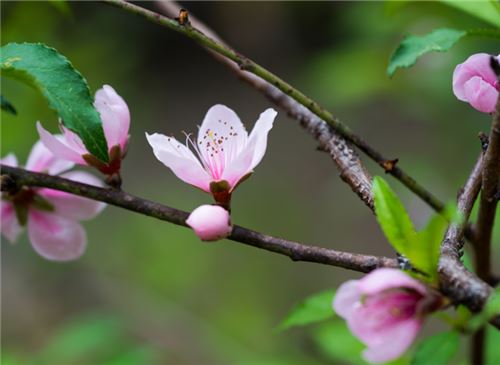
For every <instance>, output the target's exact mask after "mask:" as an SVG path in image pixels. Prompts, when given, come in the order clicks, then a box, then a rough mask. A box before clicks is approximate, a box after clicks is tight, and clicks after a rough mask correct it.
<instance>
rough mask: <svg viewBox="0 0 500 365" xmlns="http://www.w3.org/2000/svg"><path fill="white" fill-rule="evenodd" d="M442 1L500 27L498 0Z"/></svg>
mask: <svg viewBox="0 0 500 365" xmlns="http://www.w3.org/2000/svg"><path fill="white" fill-rule="evenodd" d="M441 2H443V3H445V4H446V5H449V6H451V7H454V8H456V9H459V10H461V11H463V12H465V13H467V14H470V15H472V16H474V17H476V18H478V19H481V20H483V21H485V22H487V23H490V24H491V25H494V26H496V27H500V7H499V5H498V1H497V0H490V1H478V0H476V1H457V0H441Z"/></svg>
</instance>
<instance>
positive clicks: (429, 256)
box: [404, 214, 448, 282]
mask: <svg viewBox="0 0 500 365" xmlns="http://www.w3.org/2000/svg"><path fill="white" fill-rule="evenodd" d="M447 226H448V221H447V220H446V219H445V218H444V217H443V216H441V215H438V214H436V215H434V216H433V217H432V218H431V220H430V221H429V223H428V224H427V226H426V227H425V228H424V229H423V230H421V231H420V232H418V233H417V235H416V237H415V240H414V241H413V242H411V244H410V245H409V246H408V247H407V248H406V251H405V252H404V254H405V255H406V257H408V258H409V259H410V262H411V264H412V265H413V266H414V267H416V268H418V269H420V270H422V271H424V272H425V273H427V274H429V275H430V277H429V278H428V279H429V281H431V282H435V281H436V280H437V266H438V260H439V253H440V247H441V242H442V241H443V237H444V233H445V231H446V228H447Z"/></svg>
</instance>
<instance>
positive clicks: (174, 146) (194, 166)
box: [146, 133, 211, 192]
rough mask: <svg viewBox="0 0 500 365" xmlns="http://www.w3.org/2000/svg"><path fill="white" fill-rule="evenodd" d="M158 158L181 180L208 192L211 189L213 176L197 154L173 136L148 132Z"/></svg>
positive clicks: (147, 135)
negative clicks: (211, 176)
mask: <svg viewBox="0 0 500 365" xmlns="http://www.w3.org/2000/svg"><path fill="white" fill-rule="evenodd" d="M146 138H147V140H148V142H149V144H150V145H151V147H152V148H153V153H154V154H155V156H156V158H157V159H158V160H159V161H160V162H162V163H163V164H164V165H165V166H167V167H168V168H169V169H170V170H172V172H173V173H174V174H175V175H176V176H177V177H178V178H179V179H181V180H183V181H185V182H187V183H188V184H191V185H194V186H196V187H198V188H200V189H202V190H204V191H206V192H209V191H210V181H211V178H210V176H209V175H208V173H207V172H206V171H205V170H204V169H203V167H202V166H201V164H200V162H199V161H198V159H197V158H196V156H195V155H194V154H193V152H191V151H190V150H189V148H187V147H186V146H184V145H183V144H182V143H180V142H179V141H177V140H176V139H175V138H173V137H167V136H164V135H163V134H158V133H154V134H151V135H150V134H147V133H146Z"/></svg>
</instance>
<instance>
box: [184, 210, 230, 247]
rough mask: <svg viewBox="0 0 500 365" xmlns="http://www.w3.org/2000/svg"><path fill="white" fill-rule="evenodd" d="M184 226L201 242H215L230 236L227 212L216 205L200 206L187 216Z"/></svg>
mask: <svg viewBox="0 0 500 365" xmlns="http://www.w3.org/2000/svg"><path fill="white" fill-rule="evenodd" d="M186 224H187V225H188V226H190V227H191V228H193V230H194V232H195V233H196V235H197V236H198V237H199V238H200V239H201V240H203V241H216V240H220V239H222V238H226V237H227V236H229V235H230V234H231V229H232V227H231V223H230V219H229V212H228V211H227V210H225V209H224V208H222V207H220V206H218V205H202V206H200V207H198V208H196V209H195V210H193V212H192V213H191V214H190V215H189V217H188V219H187V220H186Z"/></svg>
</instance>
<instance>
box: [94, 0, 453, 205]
mask: <svg viewBox="0 0 500 365" xmlns="http://www.w3.org/2000/svg"><path fill="white" fill-rule="evenodd" d="M103 2H105V3H108V4H110V5H113V6H115V7H118V8H121V9H123V10H126V11H128V12H130V13H133V14H136V15H139V16H142V17H144V18H145V19H147V20H149V21H151V22H153V23H156V24H159V25H161V26H164V27H167V28H169V29H172V30H175V31H177V32H179V33H182V34H184V35H186V36H188V37H190V38H191V39H193V40H195V41H196V42H198V43H199V44H200V45H202V46H203V47H206V48H208V49H211V50H212V51H214V52H216V53H218V54H219V55H221V56H224V57H226V58H227V59H229V60H231V61H233V62H235V63H236V64H237V65H238V67H239V68H240V69H241V70H243V71H247V72H250V73H252V74H254V75H257V76H259V77H260V78H262V79H263V80H265V81H267V82H269V83H270V84H271V85H273V86H275V87H276V88H277V89H279V90H280V91H281V92H283V93H284V94H286V95H288V96H289V97H291V98H292V99H294V100H295V101H297V102H298V103H299V104H301V105H303V106H304V107H305V108H307V109H309V110H310V111H311V112H312V113H313V114H314V115H316V116H317V117H318V118H320V119H321V120H323V121H325V122H326V123H328V124H329V125H330V126H331V127H332V128H333V129H334V130H335V132H337V133H338V134H339V135H340V136H342V137H343V138H345V139H346V140H347V141H349V142H351V143H352V144H354V145H355V146H357V147H358V148H359V149H360V150H362V151H363V152H364V153H366V154H367V155H368V156H369V157H370V158H371V159H373V160H374V161H375V162H377V163H378V164H379V165H380V166H381V167H382V168H384V171H385V172H387V173H389V174H391V175H393V176H394V177H396V178H397V179H398V180H399V181H401V182H402V183H403V184H404V185H405V186H406V187H408V188H409V189H410V190H411V191H413V192H414V193H415V194H416V195H418V196H419V197H420V198H421V199H422V200H424V201H425V202H426V203H427V204H429V205H430V206H431V207H432V208H433V209H435V210H436V211H438V212H441V211H442V210H443V209H444V204H443V203H442V202H441V201H440V200H439V199H437V198H436V197H435V196H434V195H433V194H432V193H430V192H429V191H427V190H426V189H425V188H424V187H423V186H422V185H420V184H419V183H418V182H417V181H416V180H415V179H413V178H412V177H411V176H409V175H408V174H407V173H406V172H404V171H403V170H402V169H400V168H399V167H398V166H396V165H395V163H391V162H392V161H394V160H393V159H389V158H386V157H384V156H383V155H382V154H381V153H380V152H378V151H377V150H375V149H374V148H373V147H371V146H370V145H369V144H368V143H367V142H366V141H364V140H363V139H362V138H361V137H360V136H358V135H356V134H355V133H354V132H353V131H352V130H351V129H350V128H349V127H347V126H346V125H345V124H343V123H342V122H341V121H340V120H339V119H337V118H335V117H334V116H333V115H332V114H331V113H330V112H328V111H327V110H325V109H323V108H322V107H321V106H320V105H319V104H318V103H317V102H315V101H314V100H312V99H310V98H309V97H308V96H306V95H305V94H303V93H302V92H300V91H299V90H297V89H295V88H294V87H292V86H291V85H289V84H288V83H286V82H285V81H284V80H282V79H280V78H279V77H278V76H276V75H274V74H273V73H271V72H270V71H268V70H267V69H265V68H264V67H262V66H260V65H259V64H257V63H255V62H254V61H252V60H250V59H249V58H247V57H245V56H243V55H242V54H240V53H238V52H236V51H234V50H233V49H231V48H230V47H228V46H226V45H224V44H222V43H221V42H218V41H216V40H214V39H212V38H211V37H208V36H206V35H205V34H203V33H202V32H200V31H199V30H198V29H196V28H194V27H193V26H192V25H191V23H190V22H183V24H181V23H179V22H178V21H177V20H174V19H170V18H167V17H164V16H162V15H160V14H158V13H155V12H153V11H150V10H148V9H144V8H141V7H139V6H137V5H134V4H131V3H128V2H126V1H123V0H103Z"/></svg>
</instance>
